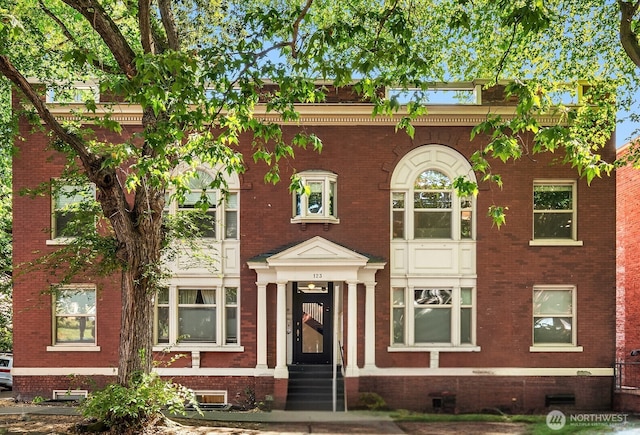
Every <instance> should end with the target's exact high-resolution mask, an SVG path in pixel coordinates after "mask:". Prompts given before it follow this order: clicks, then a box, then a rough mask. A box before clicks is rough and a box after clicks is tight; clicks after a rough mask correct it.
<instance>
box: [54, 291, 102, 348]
mask: <svg viewBox="0 0 640 435" xmlns="http://www.w3.org/2000/svg"><path fill="white" fill-rule="evenodd" d="M53 311H54V316H53V345H54V346H78V345H80V346H87V345H89V346H95V345H96V289H95V287H90V286H70V287H63V288H61V289H56V290H55V291H54V292H53Z"/></svg>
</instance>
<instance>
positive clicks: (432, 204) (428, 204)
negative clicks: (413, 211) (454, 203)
mask: <svg viewBox="0 0 640 435" xmlns="http://www.w3.org/2000/svg"><path fill="white" fill-rule="evenodd" d="M413 206H414V208H451V193H450V192H416V193H414V194H413Z"/></svg>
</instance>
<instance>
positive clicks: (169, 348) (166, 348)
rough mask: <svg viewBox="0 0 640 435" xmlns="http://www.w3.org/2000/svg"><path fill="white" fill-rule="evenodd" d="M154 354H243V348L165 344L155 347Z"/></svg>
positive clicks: (234, 346)
mask: <svg viewBox="0 0 640 435" xmlns="http://www.w3.org/2000/svg"><path fill="white" fill-rule="evenodd" d="M152 350H153V351H154V352H198V351H199V352H244V346H236V345H233V346H218V345H215V344H210V345H207V344H173V345H170V344H167V345H163V346H162V345H157V344H156V345H155V346H153V349H152Z"/></svg>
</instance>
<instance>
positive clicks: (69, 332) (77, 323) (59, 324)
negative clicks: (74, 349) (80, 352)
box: [55, 316, 96, 344]
mask: <svg viewBox="0 0 640 435" xmlns="http://www.w3.org/2000/svg"><path fill="white" fill-rule="evenodd" d="M95 330H96V318H95V317H93V316H57V317H56V334H55V336H56V344H63V343H95V341H96V338H95Z"/></svg>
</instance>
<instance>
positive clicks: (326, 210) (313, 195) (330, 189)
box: [291, 171, 340, 223]
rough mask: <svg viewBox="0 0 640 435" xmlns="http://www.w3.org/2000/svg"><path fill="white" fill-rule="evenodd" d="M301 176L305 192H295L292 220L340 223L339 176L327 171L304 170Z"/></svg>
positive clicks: (296, 221)
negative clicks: (338, 202) (338, 206)
mask: <svg viewBox="0 0 640 435" xmlns="http://www.w3.org/2000/svg"><path fill="white" fill-rule="evenodd" d="M299 176H300V181H301V184H302V186H303V188H304V192H294V194H293V218H292V219H291V222H292V223H298V222H322V223H339V222H340V220H339V219H338V208H337V183H338V176H337V175H336V174H334V173H332V172H327V171H304V172H301V173H300V174H299Z"/></svg>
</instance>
